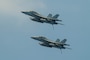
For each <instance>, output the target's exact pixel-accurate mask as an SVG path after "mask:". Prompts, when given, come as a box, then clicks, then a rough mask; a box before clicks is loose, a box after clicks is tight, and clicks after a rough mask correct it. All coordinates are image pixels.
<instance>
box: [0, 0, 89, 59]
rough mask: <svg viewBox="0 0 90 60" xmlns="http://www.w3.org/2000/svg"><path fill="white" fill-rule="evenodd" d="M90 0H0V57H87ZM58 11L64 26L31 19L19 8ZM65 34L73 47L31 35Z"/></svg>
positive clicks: (53, 36) (57, 36)
mask: <svg viewBox="0 0 90 60" xmlns="http://www.w3.org/2000/svg"><path fill="white" fill-rule="evenodd" d="M89 7H90V1H89V0H53V1H50V0H22V1H19V0H0V60H56V59H57V60H60V59H61V60H89V59H90V57H89V56H90V27H89V26H90V17H89V16H90V8H89ZM29 10H34V11H36V12H38V13H40V14H42V15H43V16H47V15H48V14H49V13H52V14H53V15H55V14H57V13H58V14H60V17H59V19H62V20H63V22H62V23H63V24H65V25H63V26H61V25H56V26H54V28H55V29H54V30H53V28H52V26H51V25H50V24H45V23H44V24H41V23H37V22H33V21H31V20H30V19H29V16H27V15H24V14H22V13H21V11H29ZM41 35H42V36H45V37H47V38H49V39H51V40H53V41H55V40H56V39H57V38H60V39H61V40H62V39H64V38H66V39H67V40H68V41H67V43H68V44H70V45H71V46H70V48H72V50H67V49H66V50H63V54H61V52H60V50H59V49H56V48H47V47H43V46H40V45H39V44H38V43H39V42H38V41H35V40H33V39H31V38H30V37H31V36H41Z"/></svg>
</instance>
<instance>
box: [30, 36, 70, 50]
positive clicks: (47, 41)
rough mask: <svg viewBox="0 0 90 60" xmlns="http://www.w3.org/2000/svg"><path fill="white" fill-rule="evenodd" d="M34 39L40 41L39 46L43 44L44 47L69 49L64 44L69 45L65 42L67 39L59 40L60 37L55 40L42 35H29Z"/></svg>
mask: <svg viewBox="0 0 90 60" xmlns="http://www.w3.org/2000/svg"><path fill="white" fill-rule="evenodd" d="M31 38H32V39H34V40H38V41H40V43H39V44H40V45H41V46H45V47H50V48H52V47H55V48H59V49H71V48H68V47H65V46H70V45H69V44H66V41H67V39H64V40H62V41H60V39H57V40H56V41H51V40H50V39H48V38H46V37H44V36H33V37H31Z"/></svg>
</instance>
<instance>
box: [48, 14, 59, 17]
mask: <svg viewBox="0 0 90 60" xmlns="http://www.w3.org/2000/svg"><path fill="white" fill-rule="evenodd" d="M47 17H50V18H58V17H59V14H56V15H54V16H52V14H48V16H47Z"/></svg>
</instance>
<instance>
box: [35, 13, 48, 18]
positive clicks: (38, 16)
mask: <svg viewBox="0 0 90 60" xmlns="http://www.w3.org/2000/svg"><path fill="white" fill-rule="evenodd" d="M35 15H36V17H37V18H42V19H47V18H46V17H44V16H42V15H40V14H35Z"/></svg>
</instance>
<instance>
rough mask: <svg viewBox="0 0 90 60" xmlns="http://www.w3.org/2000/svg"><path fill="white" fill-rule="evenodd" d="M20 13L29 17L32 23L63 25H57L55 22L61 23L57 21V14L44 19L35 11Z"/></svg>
mask: <svg viewBox="0 0 90 60" xmlns="http://www.w3.org/2000/svg"><path fill="white" fill-rule="evenodd" d="M22 13H24V14H26V15H29V16H31V17H30V19H31V20H32V21H36V22H40V23H49V24H52V25H55V24H61V25H63V24H62V23H57V21H60V22H61V21H62V20H59V19H57V18H58V17H59V14H56V15H55V16H52V14H49V15H48V16H47V17H44V16H42V15H41V14H39V13H37V12H35V11H22Z"/></svg>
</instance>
